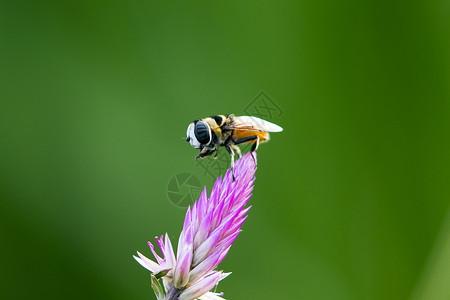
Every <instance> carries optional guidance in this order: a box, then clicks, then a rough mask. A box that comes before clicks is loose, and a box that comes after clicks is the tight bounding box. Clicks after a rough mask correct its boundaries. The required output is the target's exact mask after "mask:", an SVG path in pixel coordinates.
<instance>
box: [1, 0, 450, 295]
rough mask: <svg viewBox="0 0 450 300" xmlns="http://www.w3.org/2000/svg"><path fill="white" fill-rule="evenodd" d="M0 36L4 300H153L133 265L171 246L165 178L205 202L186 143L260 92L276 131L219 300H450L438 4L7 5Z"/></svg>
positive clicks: (444, 39)
mask: <svg viewBox="0 0 450 300" xmlns="http://www.w3.org/2000/svg"><path fill="white" fill-rule="evenodd" d="M0 19H1V21H0V24H1V25H0V30H1V32H0V34H1V42H0V51H1V52H0V54H1V55H0V62H1V64H0V100H1V107H0V124H1V125H0V130H1V136H0V138H1V144H0V197H1V204H0V205H1V206H0V207H1V218H0V231H1V246H0V247H1V254H0V263H1V267H0V274H1V279H0V297H1V298H2V299H29V298H32V299H40V298H42V299H109V300H112V299H155V298H154V295H153V291H152V289H151V287H150V276H149V275H150V274H149V273H148V272H147V271H146V270H145V269H143V268H142V267H141V266H139V265H138V264H137V263H136V262H135V261H134V260H133V258H132V255H133V254H135V252H136V251H137V250H139V251H141V252H142V253H144V254H146V255H148V256H151V253H150V251H149V249H148V247H147V244H146V242H147V241H149V240H153V238H154V236H155V235H160V234H164V233H165V232H168V233H169V235H170V236H171V237H172V239H173V240H174V241H175V240H177V238H178V234H179V232H180V230H181V226H182V221H183V218H184V214H185V208H183V207H179V206H177V205H174V204H173V203H172V202H171V201H169V199H168V195H167V188H168V184H169V182H170V180H171V179H172V178H173V177H174V176H175V175H177V174H179V173H182V172H187V173H189V174H192V175H193V176H195V177H196V178H197V179H198V180H199V181H200V182H201V184H202V185H206V186H207V187H210V186H211V183H212V179H211V178H210V177H208V175H205V173H204V170H203V169H202V168H201V167H200V166H199V164H198V162H196V161H195V160H194V159H193V157H194V156H195V155H196V154H197V151H195V150H194V149H192V148H191V147H190V146H189V145H188V144H187V143H186V142H185V140H184V137H185V132H186V127H187V125H188V123H189V122H190V121H192V120H193V119H196V118H199V117H204V116H209V115H212V114H229V113H234V114H236V115H241V114H245V113H246V107H247V106H248V105H249V104H251V103H253V101H254V100H255V99H257V97H258V95H260V92H264V93H265V95H267V97H268V98H269V100H270V102H269V103H272V104H275V105H276V106H277V107H279V108H280V111H281V113H274V114H273V115H271V116H270V120H271V121H273V122H275V123H277V124H279V125H281V126H283V127H284V129H285V130H284V132H283V133H280V134H273V135H272V140H271V141H270V143H268V144H265V145H261V147H260V151H259V154H258V155H259V156H258V157H259V165H258V172H257V180H256V187H255V190H254V196H253V198H252V199H251V205H253V208H252V209H251V211H250V216H249V218H248V219H247V221H246V223H245V224H244V226H243V230H244V231H243V232H242V233H241V235H240V236H239V238H238V239H237V241H236V242H235V244H234V246H233V247H232V249H231V251H230V253H229V254H228V256H227V258H226V259H225V261H224V262H223V263H222V264H221V268H223V269H224V270H226V271H232V272H233V274H232V276H230V277H228V278H227V279H226V280H224V281H223V282H221V284H220V285H219V288H218V291H223V292H225V298H226V299H233V300H237V299H450V288H449V285H448V282H450V239H449V238H450V222H449V221H450V220H448V219H449V218H450V217H449V214H448V208H449V199H450V185H449V179H450V176H449V175H450V171H449V170H450V158H449V153H450V152H449V150H450V147H449V137H450V136H449V135H450V118H449V112H450V111H449V110H450V107H449V99H450V93H449V86H450V84H449V83H450V72H449V68H450V54H449V53H450V39H449V36H450V26H449V20H450V4H449V2H448V1H442V0H427V1H425V0H424V1H383V0H382V1H379V0H367V1H357V0H348V1H345V0H344V1H331V0H320V1H150V0H145V1H144V0H133V1H126V2H125V1H115V0H108V1H97V0H94V1H92V0H90V1H87V0H83V1H31V0H28V1H27V0H24V1H21V0H19V1H1V4H0ZM253 108H254V107H253ZM259 109H260V113H268V111H264V108H261V107H260V108H259ZM446 220H447V221H446Z"/></svg>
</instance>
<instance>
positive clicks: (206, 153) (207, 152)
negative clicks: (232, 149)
mask: <svg viewBox="0 0 450 300" xmlns="http://www.w3.org/2000/svg"><path fill="white" fill-rule="evenodd" d="M214 150H215V149H211V148H208V147H204V148H202V150H200V153H199V154H198V155H197V156H196V157H195V159H197V158H205V157H207V156H210V155H211V154H212V153H213V152H214Z"/></svg>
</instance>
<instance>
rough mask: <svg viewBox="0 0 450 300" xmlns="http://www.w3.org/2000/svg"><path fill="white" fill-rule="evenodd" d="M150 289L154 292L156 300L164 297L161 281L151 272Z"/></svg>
mask: <svg viewBox="0 0 450 300" xmlns="http://www.w3.org/2000/svg"><path fill="white" fill-rule="evenodd" d="M160 273H161V272H160ZM158 274H159V273H158ZM152 289H153V291H154V292H155V295H156V298H157V299H158V300H160V299H164V297H165V296H166V292H165V291H164V287H163V285H162V282H161V281H160V279H158V278H156V277H155V276H154V275H153V274H152Z"/></svg>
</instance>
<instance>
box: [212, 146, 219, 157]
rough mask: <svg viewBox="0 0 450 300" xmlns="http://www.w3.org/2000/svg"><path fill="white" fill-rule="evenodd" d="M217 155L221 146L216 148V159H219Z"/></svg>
mask: <svg viewBox="0 0 450 300" xmlns="http://www.w3.org/2000/svg"><path fill="white" fill-rule="evenodd" d="M217 155H219V147H217V148H216V154H215V155H214V157H213V158H214V159H217Z"/></svg>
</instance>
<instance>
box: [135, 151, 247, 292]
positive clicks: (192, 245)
mask: <svg viewBox="0 0 450 300" xmlns="http://www.w3.org/2000/svg"><path fill="white" fill-rule="evenodd" d="M254 174H255V165H254V162H253V158H252V157H251V155H250V154H246V155H244V156H243V157H242V158H240V159H239V160H237V161H236V163H235V176H236V181H233V179H232V175H231V173H230V171H228V172H227V173H226V175H225V176H224V177H223V179H222V177H220V178H219V179H217V180H216V182H215V184H214V187H213V189H212V191H211V193H210V196H209V198H208V195H207V193H206V189H204V190H203V192H202V194H201V195H200V197H199V200H198V201H196V202H195V203H194V204H193V205H192V206H190V207H188V209H187V212H186V216H185V219H184V222H183V229H182V231H181V233H180V236H179V239H178V246H177V253H176V255H175V253H174V251H173V246H172V243H171V241H170V239H169V236H168V234H167V233H166V234H165V236H161V237H159V238H158V237H157V238H156V240H157V242H158V245H159V248H160V249H161V253H162V257H160V256H159V255H158V254H157V253H156V251H155V249H154V247H153V245H152V244H151V243H149V246H150V249H151V251H152V253H153V255H154V256H155V259H156V262H155V261H152V260H150V259H148V258H146V257H145V256H143V255H142V254H140V253H139V252H138V256H139V257H135V259H136V261H137V262H138V263H139V264H141V265H142V266H143V267H144V268H146V269H147V270H149V271H150V272H152V273H153V276H152V287H153V289H154V290H155V293H156V294H157V295H159V296H157V298H158V299H164V300H194V299H203V300H221V299H223V298H222V297H220V296H222V294H221V293H220V294H217V293H212V292H209V291H210V290H211V289H212V288H214V287H215V286H216V285H217V283H218V282H219V281H220V280H222V279H224V278H225V277H226V276H228V275H229V274H230V273H223V272H222V271H216V270H214V269H215V268H216V267H218V265H219V264H220V263H221V262H222V260H223V259H224V258H225V257H226V255H227V254H228V251H229V250H230V248H231V245H232V244H233V243H234V242H235V240H236V237H237V236H238V235H239V233H240V232H241V229H240V228H241V226H242V224H243V223H244V222H245V220H246V219H247V213H248V211H249V209H250V207H245V205H246V204H247V201H248V200H249V199H250V197H251V193H252V190H253V183H254Z"/></svg>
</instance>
